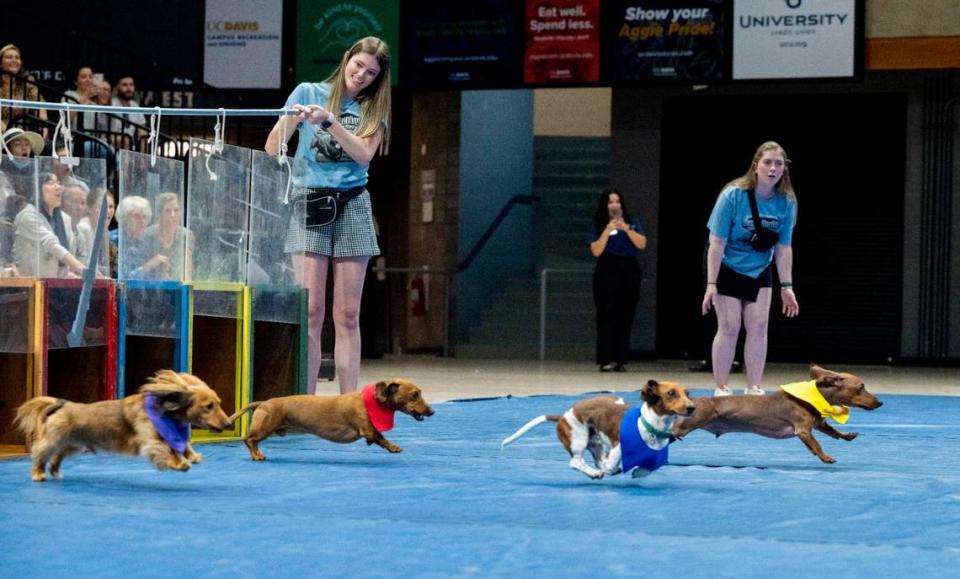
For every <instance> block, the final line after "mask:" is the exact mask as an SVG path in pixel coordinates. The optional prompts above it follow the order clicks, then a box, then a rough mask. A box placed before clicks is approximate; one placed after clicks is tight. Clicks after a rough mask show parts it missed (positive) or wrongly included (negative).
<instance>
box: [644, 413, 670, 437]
mask: <svg viewBox="0 0 960 579" xmlns="http://www.w3.org/2000/svg"><path fill="white" fill-rule="evenodd" d="M640 424H642V425H643V429H644V430H646V431H647V432H649V433H650V434H652V435H654V436H655V437H657V438H673V433H672V432H666V431H664V430H659V429H657V428H656V427H655V426H653V425H652V424H650V423H649V422H647V419H646V418H644V417H643V414H641V415H640Z"/></svg>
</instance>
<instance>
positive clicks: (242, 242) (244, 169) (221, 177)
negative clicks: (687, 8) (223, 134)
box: [187, 139, 250, 283]
mask: <svg viewBox="0 0 960 579" xmlns="http://www.w3.org/2000/svg"><path fill="white" fill-rule="evenodd" d="M249 190H250V149H245V148H242V147H235V146H232V145H223V146H222V147H221V148H220V150H216V148H215V147H214V143H212V142H211V141H205V140H202V139H190V168H189V174H188V186H187V192H188V198H189V202H188V206H187V227H188V228H189V229H190V230H191V231H192V232H193V234H194V236H195V238H196V249H195V252H194V271H193V281H196V282H234V283H246V263H247V256H246V252H247V235H248V223H247V219H248V213H249V201H248V199H249Z"/></svg>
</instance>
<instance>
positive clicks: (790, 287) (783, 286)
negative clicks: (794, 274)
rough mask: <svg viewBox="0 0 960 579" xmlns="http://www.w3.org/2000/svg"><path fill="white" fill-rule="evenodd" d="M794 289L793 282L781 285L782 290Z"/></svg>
mask: <svg viewBox="0 0 960 579" xmlns="http://www.w3.org/2000/svg"><path fill="white" fill-rule="evenodd" d="M792 288H793V282H792V281H785V282H783V283H781V284H780V289H792Z"/></svg>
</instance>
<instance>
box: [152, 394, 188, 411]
mask: <svg viewBox="0 0 960 579" xmlns="http://www.w3.org/2000/svg"><path fill="white" fill-rule="evenodd" d="M154 395H155V396H156V397H157V398H158V399H159V401H160V407H161V408H163V411H164V412H176V411H177V410H180V409H181V408H186V407H187V406H189V405H190V395H189V394H188V393H186V392H181V391H173V392H158V393H156V394H154Z"/></svg>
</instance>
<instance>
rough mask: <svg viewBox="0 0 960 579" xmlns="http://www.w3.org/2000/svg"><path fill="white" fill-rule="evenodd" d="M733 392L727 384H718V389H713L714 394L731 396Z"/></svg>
mask: <svg viewBox="0 0 960 579" xmlns="http://www.w3.org/2000/svg"><path fill="white" fill-rule="evenodd" d="M731 394H733V392H731V391H730V389H729V388H727V387H726V386H717V388H716V390H714V391H713V395H714V396H730V395H731Z"/></svg>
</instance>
